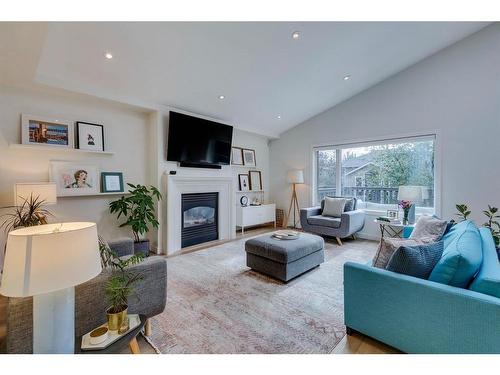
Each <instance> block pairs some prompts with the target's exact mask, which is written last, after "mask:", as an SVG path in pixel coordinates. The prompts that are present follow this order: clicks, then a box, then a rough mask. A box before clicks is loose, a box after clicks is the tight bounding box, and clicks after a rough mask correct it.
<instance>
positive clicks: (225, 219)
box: [164, 175, 236, 255]
mask: <svg viewBox="0 0 500 375" xmlns="http://www.w3.org/2000/svg"><path fill="white" fill-rule="evenodd" d="M194 193H218V200H219V201H218V232H219V236H218V237H219V240H229V239H232V238H234V237H235V236H236V221H235V220H236V206H235V202H234V199H235V198H234V192H233V179H232V178H231V177H198V176H178V175H168V176H167V197H166V198H167V199H166V204H167V207H166V212H167V223H166V241H165V244H166V249H165V252H166V254H167V255H172V254H175V253H176V252H178V251H180V250H181V249H182V238H181V234H182V216H181V215H182V204H181V202H182V194H194ZM164 228H165V227H164Z"/></svg>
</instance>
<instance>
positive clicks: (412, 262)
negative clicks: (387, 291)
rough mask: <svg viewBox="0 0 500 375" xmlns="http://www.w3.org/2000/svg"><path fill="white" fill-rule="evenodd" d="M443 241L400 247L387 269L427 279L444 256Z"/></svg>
mask: <svg viewBox="0 0 500 375" xmlns="http://www.w3.org/2000/svg"><path fill="white" fill-rule="evenodd" d="M443 248H444V246H443V241H439V242H433V243H429V244H422V245H414V246H404V245H403V246H400V247H399V249H397V250H396V252H395V253H394V254H392V257H391V259H390V260H389V263H388V264H387V267H386V269H387V270H388V271H392V272H397V273H402V274H405V275H409V276H414V277H418V278H421V279H427V278H428V277H429V275H430V274H431V272H432V270H433V269H434V266H435V265H436V264H437V262H439V259H441V255H442V254H443Z"/></svg>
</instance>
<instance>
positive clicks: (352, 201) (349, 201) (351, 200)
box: [321, 197, 358, 212]
mask: <svg viewBox="0 0 500 375" xmlns="http://www.w3.org/2000/svg"><path fill="white" fill-rule="evenodd" d="M327 198H344V199H345V200H346V201H345V207H344V212H349V211H354V210H355V209H356V205H357V201H358V200H357V199H356V198H355V197H327ZM324 208H325V198H323V199H322V200H321V212H323V209H324Z"/></svg>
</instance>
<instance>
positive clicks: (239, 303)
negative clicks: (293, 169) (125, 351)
mask: <svg viewBox="0 0 500 375" xmlns="http://www.w3.org/2000/svg"><path fill="white" fill-rule="evenodd" d="M245 240H246V239H241V240H238V241H233V242H230V243H226V244H223V245H219V246H215V247H211V248H208V249H205V250H201V251H198V252H193V253H189V254H185V255H180V256H176V257H172V258H169V259H168V288H167V306H166V309H165V311H164V312H163V313H162V314H160V315H158V316H156V317H155V318H153V320H152V328H153V334H152V336H151V341H152V343H153V344H154V345H155V346H156V347H157V348H158V350H159V351H160V352H161V353H330V352H331V351H332V350H333V348H334V347H335V346H336V345H337V344H338V342H339V341H340V340H341V339H342V337H343V336H344V335H345V327H344V324H343V285H342V270H343V264H344V263H345V262H346V261H354V262H361V263H366V262H368V261H370V260H371V259H372V257H373V255H374V253H375V250H376V243H375V242H372V241H363V240H356V241H345V243H344V246H342V247H339V246H337V245H336V244H334V243H333V242H332V243H330V242H327V243H326V251H325V253H326V254H325V263H323V264H321V266H320V267H317V268H315V269H314V270H311V271H309V272H307V273H305V274H303V275H302V276H299V277H298V278H296V279H294V280H292V281H290V282H289V283H288V284H283V283H280V282H278V281H275V280H274V279H271V278H268V277H266V276H263V275H261V274H259V273H257V272H254V271H252V270H250V269H249V268H247V267H246V266H245V251H244V244H245Z"/></svg>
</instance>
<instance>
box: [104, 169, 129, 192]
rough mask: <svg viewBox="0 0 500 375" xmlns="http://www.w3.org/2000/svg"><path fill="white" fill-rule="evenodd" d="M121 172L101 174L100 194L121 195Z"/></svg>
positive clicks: (122, 189)
mask: <svg viewBox="0 0 500 375" xmlns="http://www.w3.org/2000/svg"><path fill="white" fill-rule="evenodd" d="M123 192H124V188H123V173H122V172H101V193H123Z"/></svg>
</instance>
